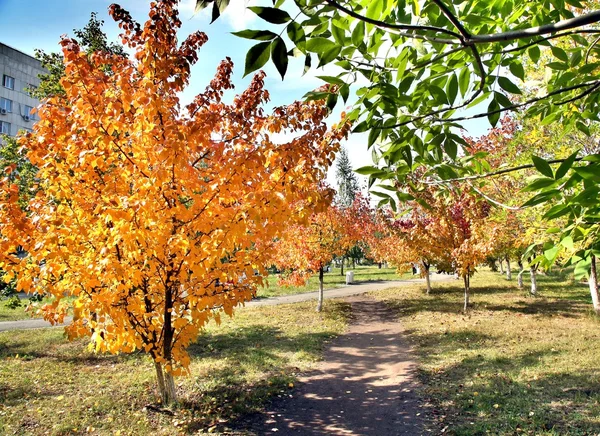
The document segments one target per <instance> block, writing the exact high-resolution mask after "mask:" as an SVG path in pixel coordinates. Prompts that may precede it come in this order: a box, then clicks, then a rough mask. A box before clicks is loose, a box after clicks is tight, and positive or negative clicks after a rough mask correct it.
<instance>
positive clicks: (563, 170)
mask: <svg viewBox="0 0 600 436" xmlns="http://www.w3.org/2000/svg"><path fill="white" fill-rule="evenodd" d="M578 153H579V150H577V151H576V152H575V153H573V154H572V155H571V156H569V157H568V158H567V159H565V161H564V162H563V163H561V164H560V166H559V167H558V169H557V170H556V174H555V175H554V178H555V179H556V180H559V179H562V178H563V177H564V176H565V175H566V174H567V172H569V170H570V169H571V167H572V166H573V163H574V162H575V159H577V154H578Z"/></svg>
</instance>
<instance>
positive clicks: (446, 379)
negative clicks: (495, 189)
mask: <svg viewBox="0 0 600 436" xmlns="http://www.w3.org/2000/svg"><path fill="white" fill-rule="evenodd" d="M461 283H462V282H459V281H453V282H451V283H435V284H434V291H433V293H432V294H431V295H429V296H427V295H425V294H424V292H423V289H422V287H419V286H414V287H412V288H408V289H407V288H402V290H401V291H400V290H386V291H381V292H378V293H374V294H373V295H374V296H375V297H376V298H378V299H381V300H384V301H386V302H387V303H388V304H390V305H391V306H392V307H393V308H395V309H396V310H397V312H398V316H399V317H400V319H401V321H402V323H403V325H404V327H405V328H406V329H407V334H408V336H409V338H410V339H411V341H412V343H413V344H414V347H415V351H416V353H417V355H418V356H419V360H420V370H419V375H420V379H421V381H422V382H423V385H424V388H423V389H424V395H425V397H426V398H427V400H428V403H429V410H430V412H431V414H432V415H433V416H434V420H433V422H432V426H433V434H439V433H441V432H442V431H443V432H444V434H455V435H481V434H496V435H513V434H514V435H517V434H531V435H534V434H535V435H591V434H594V435H595V434H598V433H600V364H599V362H600V328H599V327H600V320H599V319H597V318H595V317H594V316H593V315H592V313H591V309H590V308H591V305H590V297H589V293H588V288H587V285H585V284H580V283H577V282H573V281H572V280H571V279H570V278H568V277H567V276H566V275H560V274H552V275H549V276H540V277H539V280H538V283H539V293H540V296H539V297H536V298H533V297H529V296H528V295H527V289H525V290H523V291H522V290H518V289H517V288H516V280H513V281H512V282H508V281H506V280H505V279H504V278H503V277H502V276H501V275H500V274H499V273H491V272H482V273H478V274H477V275H476V276H475V277H474V278H473V280H472V291H473V292H472V294H473V295H472V300H471V301H472V303H473V307H472V310H471V311H470V312H469V313H468V314H467V315H464V314H463V313H462V312H461V309H462V298H463V294H462V288H461V287H460V286H461ZM526 285H527V282H526Z"/></svg>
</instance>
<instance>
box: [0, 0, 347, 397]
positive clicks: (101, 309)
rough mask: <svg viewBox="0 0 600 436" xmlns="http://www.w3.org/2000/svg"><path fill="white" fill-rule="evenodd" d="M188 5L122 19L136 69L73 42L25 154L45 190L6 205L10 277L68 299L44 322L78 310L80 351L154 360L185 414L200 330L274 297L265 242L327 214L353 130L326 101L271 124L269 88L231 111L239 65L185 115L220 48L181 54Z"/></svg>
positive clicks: (172, 4)
mask: <svg viewBox="0 0 600 436" xmlns="http://www.w3.org/2000/svg"><path fill="white" fill-rule="evenodd" d="M176 4H177V2H176V1H175V0H162V1H160V2H157V3H153V4H152V6H151V10H150V14H149V16H150V18H149V20H148V21H146V23H145V24H144V25H143V26H141V25H140V24H138V23H136V22H134V21H133V20H132V19H131V17H130V15H129V14H128V13H127V12H126V11H125V10H123V9H122V8H120V7H119V6H116V5H112V6H111V8H110V14H111V15H112V16H113V18H114V19H115V20H116V21H117V22H118V23H119V26H120V27H121V29H123V34H122V39H123V41H124V44H126V45H127V46H128V47H129V48H130V49H131V50H132V51H133V52H134V53H135V57H134V59H130V58H128V57H125V56H122V55H119V54H113V53H110V52H105V51H97V52H94V53H92V54H88V53H86V52H84V51H83V50H82V49H81V47H80V46H79V44H78V43H77V42H76V41H74V40H71V39H63V41H62V43H61V45H62V49H63V58H64V63H65V69H64V77H63V78H62V79H61V81H60V84H61V86H62V88H63V89H64V94H57V95H54V96H52V97H50V98H48V99H47V100H46V102H45V104H43V105H42V106H41V107H40V109H39V116H40V121H39V122H38V123H37V124H36V125H35V128H34V132H33V133H32V134H28V135H27V136H26V137H25V138H24V139H22V142H21V144H22V145H23V146H24V147H26V148H27V149H28V150H29V151H28V153H27V158H28V159H29V161H30V162H31V163H32V164H33V165H35V166H36V167H37V168H38V174H37V177H38V179H39V180H40V184H41V189H40V190H39V191H38V192H37V193H36V195H35V197H33V198H32V199H31V200H30V201H29V202H28V204H27V207H26V210H25V211H24V210H22V209H21V208H20V207H19V205H18V200H19V189H18V186H17V185H16V184H14V183H12V181H11V180H10V179H9V178H7V177H5V178H4V179H2V181H1V184H2V188H3V191H2V192H3V195H2V196H1V197H0V201H1V204H0V223H1V226H0V234H1V238H0V249H1V250H0V255H1V256H2V258H1V262H0V267H2V268H3V269H5V270H7V272H8V278H10V277H16V278H17V280H18V282H17V285H18V288H19V289H20V290H24V291H27V292H35V291H39V292H45V293H48V294H51V295H52V296H53V297H54V301H53V302H52V303H51V304H48V305H46V306H44V307H43V308H42V310H43V313H44V318H45V319H46V320H48V321H50V322H52V323H56V322H61V321H62V320H63V319H64V316H65V310H64V308H63V307H62V306H59V303H60V302H61V300H63V299H64V298H65V297H74V299H75V301H74V303H73V311H74V316H73V322H72V324H71V325H70V326H68V327H67V332H68V334H69V337H76V336H82V335H91V342H92V346H93V348H94V349H95V350H96V351H107V352H112V353H119V352H131V351H133V350H143V351H145V352H146V353H148V354H149V355H150V357H151V358H152V359H153V361H154V363H155V368H156V373H157V379H158V385H159V390H160V393H161V398H162V401H163V402H164V403H169V402H171V401H173V400H174V399H175V385H174V381H173V375H178V374H183V373H186V372H187V371H188V369H187V368H188V365H189V361H190V359H189V355H188V354H187V352H186V348H187V347H188V345H189V344H190V343H191V342H192V341H193V340H194V339H195V338H196V336H197V335H198V332H199V331H200V329H201V328H202V327H203V326H204V325H205V324H206V323H207V322H208V321H209V320H210V319H213V318H214V319H216V320H217V321H218V320H219V315H220V314H221V313H223V312H224V313H226V314H228V315H231V314H232V312H233V309H234V307H235V306H237V305H239V304H241V303H243V302H244V301H247V300H249V299H250V298H251V297H252V296H253V295H254V293H255V291H256V288H257V286H258V285H259V284H261V283H262V282H263V278H262V276H263V275H265V274H266V268H265V266H266V265H270V264H271V257H272V255H271V253H270V252H268V251H261V250H257V248H256V247H257V243H256V242H257V241H262V240H264V241H270V240H272V239H273V238H277V237H279V236H280V235H281V234H282V232H283V230H285V229H286V228H287V227H288V226H289V225H290V224H294V223H296V222H302V221H303V220H306V219H307V218H308V215H309V213H310V211H311V210H312V208H313V207H314V206H315V205H318V204H319V203H320V202H321V201H322V200H323V198H322V196H321V194H320V193H319V192H316V191H315V189H314V186H315V184H316V182H317V181H318V180H321V179H322V178H323V177H324V176H325V170H326V167H327V166H328V165H331V163H332V161H333V158H334V155H335V151H336V150H337V148H338V147H339V143H338V140H339V139H341V138H342V137H343V136H344V135H345V134H346V133H347V129H348V126H347V125H346V124H344V125H342V126H340V128H334V129H333V130H331V131H329V130H328V128H327V126H326V124H325V122H324V119H325V117H326V116H327V114H328V112H329V111H328V109H327V107H326V105H325V102H324V101H314V102H309V103H299V102H296V103H293V104H291V105H290V106H287V107H277V108H275V109H274V110H273V114H272V115H267V114H265V111H264V110H263V108H262V105H263V104H264V103H265V102H266V101H267V100H268V98H269V94H268V92H267V91H266V90H264V89H263V80H264V73H259V74H257V75H256V76H255V77H254V78H253V80H252V82H251V83H250V85H249V87H248V89H246V90H245V91H243V92H242V93H241V94H239V95H237V96H236V97H235V98H234V100H233V103H231V104H227V103H225V102H224V101H223V100H222V96H223V94H224V92H225V91H227V90H230V89H232V88H233V84H232V83H231V74H232V69H233V63H232V62H231V60H230V59H226V60H225V61H223V62H222V63H221V64H220V66H219V67H218V71H217V74H216V76H215V78H214V79H213V80H212V81H211V82H210V85H209V86H208V87H207V88H206V90H205V91H204V92H202V93H200V94H199V95H197V96H196V98H195V99H194V100H193V102H192V103H190V104H189V105H187V106H186V107H181V104H180V100H179V95H180V93H181V91H182V90H183V89H184V88H185V86H186V85H187V84H188V79H189V75H190V67H191V65H192V64H194V63H195V62H196V61H197V59H198V57H197V50H198V49H199V47H201V46H202V45H203V44H204V43H205V42H206V40H207V37H206V35H205V34H203V33H201V32H197V33H194V34H192V35H190V36H189V37H188V38H187V39H186V40H185V41H184V42H183V43H182V44H178V42H177V37H176V30H177V29H178V28H179V27H180V25H181V21H180V20H179V18H178V13H177V9H176ZM290 132H291V133H292V135H288V136H287V137H288V138H290V139H288V140H286V141H283V142H275V141H274V140H273V139H272V137H271V135H273V136H275V135H276V134H283V133H290ZM17 245H22V246H23V248H24V249H25V250H26V252H27V253H28V257H27V258H26V259H24V260H21V259H20V258H19V257H18V256H16V255H15V248H16V246H17ZM255 269H257V270H258V271H259V275H255V274H254V271H255Z"/></svg>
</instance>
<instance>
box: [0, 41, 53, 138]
mask: <svg viewBox="0 0 600 436" xmlns="http://www.w3.org/2000/svg"><path fill="white" fill-rule="evenodd" d="M44 73H47V71H46V70H44V69H43V68H42V66H41V64H40V61H38V60H37V59H35V58H34V57H31V56H29V55H28V54H25V53H23V52H21V51H19V50H16V49H14V48H12V47H10V46H8V45H6V44H2V43H1V42H0V79H1V80H2V82H1V83H0V133H4V134H7V135H10V136H15V135H16V134H17V133H18V132H19V131H20V130H31V128H32V126H33V124H34V123H35V121H36V119H37V115H35V114H32V113H31V110H32V109H33V108H34V107H36V106H37V105H38V104H39V103H40V102H39V100H37V99H35V98H33V97H32V96H31V95H30V89H33V88H36V87H37V86H38V85H39V83H40V79H39V78H38V75H39V74H44Z"/></svg>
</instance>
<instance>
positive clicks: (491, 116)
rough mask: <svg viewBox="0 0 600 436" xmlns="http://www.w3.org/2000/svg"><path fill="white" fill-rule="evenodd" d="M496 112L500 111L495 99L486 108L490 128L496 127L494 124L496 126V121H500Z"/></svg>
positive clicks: (498, 113)
mask: <svg viewBox="0 0 600 436" xmlns="http://www.w3.org/2000/svg"><path fill="white" fill-rule="evenodd" d="M498 110H500V105H499V104H498V102H497V101H496V100H495V99H493V100H492V101H491V102H490V104H489V105H488V108H487V111H488V121H489V122H490V124H491V126H492V127H496V124H498V120H499V119H500V112H497V111H498Z"/></svg>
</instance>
